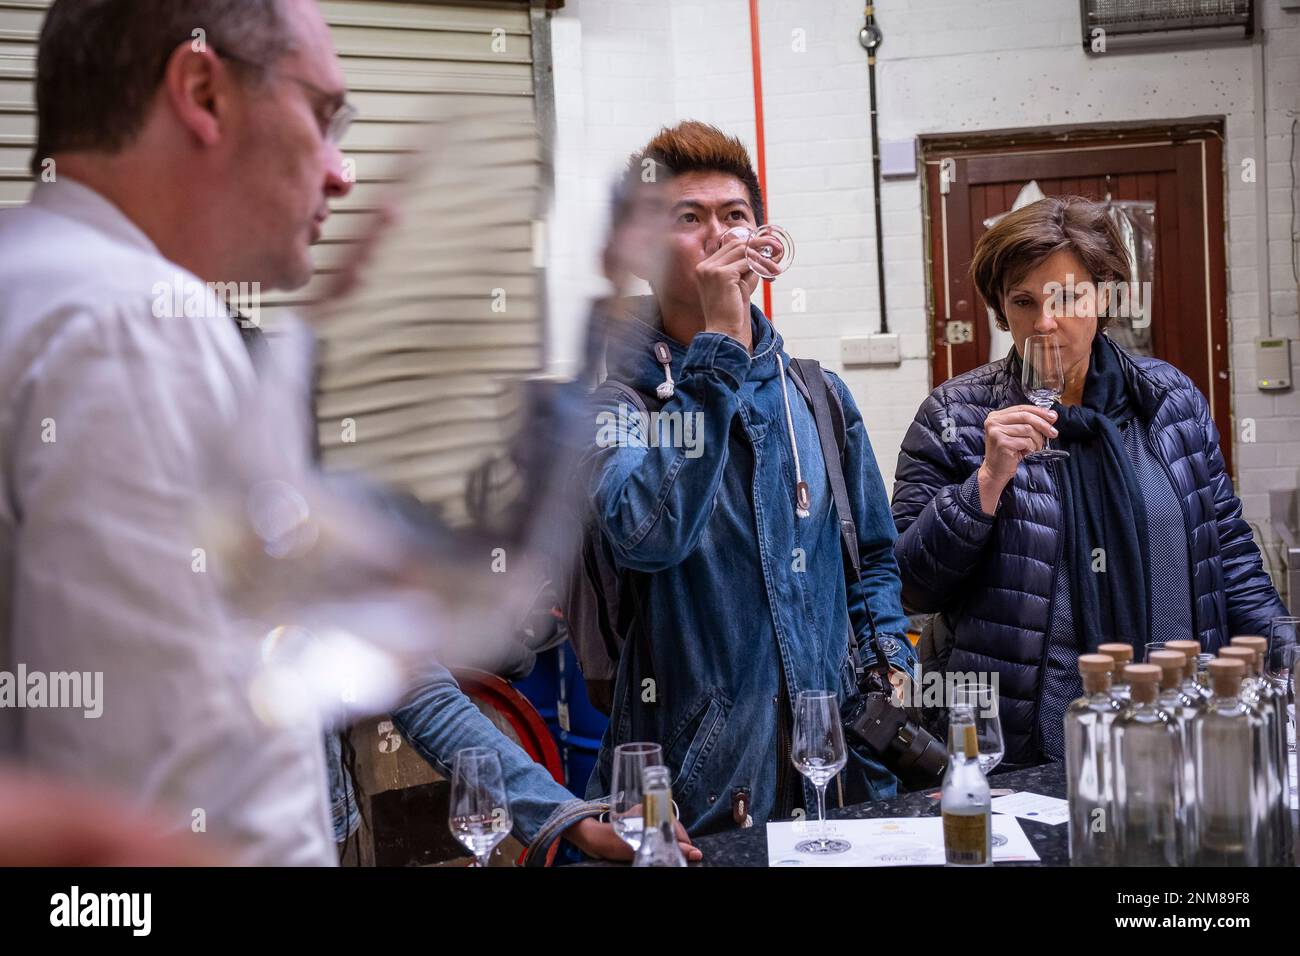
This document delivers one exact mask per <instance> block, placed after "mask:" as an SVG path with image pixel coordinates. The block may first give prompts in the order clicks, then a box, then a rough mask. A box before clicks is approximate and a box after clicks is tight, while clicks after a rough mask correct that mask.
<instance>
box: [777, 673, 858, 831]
mask: <svg viewBox="0 0 1300 956" xmlns="http://www.w3.org/2000/svg"><path fill="white" fill-rule="evenodd" d="M848 756H849V755H848V750H847V749H846V748H845V746H844V728H843V727H842V726H841V725H840V707H839V701H838V699H837V698H836V696H835V694H834V693H833V692H832V691H829V690H801V691H799V694H798V696H797V697H796V698H795V704H794V746H793V747H792V748H791V750H790V759H791V760H792V761H794V765H795V769H797V770H798V771H799V772H800V773H801V774H803V775H804V776H805V777H807V778H808V781H809V782H810V783H811V784H812V785H813V786H814V787H816V788H817V832H818V836H817V839H815V840H803V841H801V842H799V843H797V844H796V845H795V849H796V850H798V851H799V852H800V853H843V852H844V851H845V850H847V849H849V843H848V841H847V840H828V839H827V838H826V784H828V783H830V781H831V778H832V777H834V776H835V775H836V774H837V773H839V772H840V771H841V770H842V769H843V768H844V764H845V763H846V762H847V761H848Z"/></svg>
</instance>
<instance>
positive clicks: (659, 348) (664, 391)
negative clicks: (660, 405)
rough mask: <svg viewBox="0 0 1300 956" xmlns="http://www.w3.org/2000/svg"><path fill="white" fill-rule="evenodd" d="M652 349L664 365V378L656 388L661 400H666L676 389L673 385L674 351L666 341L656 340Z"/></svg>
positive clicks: (656, 357)
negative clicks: (670, 349)
mask: <svg viewBox="0 0 1300 956" xmlns="http://www.w3.org/2000/svg"><path fill="white" fill-rule="evenodd" d="M651 351H652V352H654V356H655V361H656V362H658V363H659V364H660V365H662V366H663V367H664V380H663V381H662V382H660V383H659V385H658V387H657V388H655V394H656V395H658V396H659V400H660V401H663V402H666V401H668V399H670V398H672V397H673V392H674V391H676V386H675V385H673V353H672V352H671V351H669V349H668V345H667V344H666V343H664V342H656V343H655V344H654V347H653V348H652V349H651Z"/></svg>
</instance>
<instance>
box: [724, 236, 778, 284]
mask: <svg viewBox="0 0 1300 956" xmlns="http://www.w3.org/2000/svg"><path fill="white" fill-rule="evenodd" d="M733 238H734V239H740V240H742V241H743V242H744V243H745V257H746V258H747V259H748V260H749V267H750V268H751V269H752V270H754V272H755V273H757V274H758V275H759V276H760V277H761V278H763V279H767V280H769V281H770V280H772V279H775V278H776V277H777V276H779V275H781V274H782V273H784V272H785V270H786V269H789V268H790V264H791V263H792V262H794V240H793V239H791V238H790V233H788V232H786V231H785V230H784V229H782V228H781V227H780V226H759V227H758V228H757V229H751V228H750V227H749V226H736V227H735V228H733V229H728V230H727V231H726V233H724V234H723V237H722V241H723V242H727V241H729V240H731V239H733Z"/></svg>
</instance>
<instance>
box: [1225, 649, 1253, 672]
mask: <svg viewBox="0 0 1300 956" xmlns="http://www.w3.org/2000/svg"><path fill="white" fill-rule="evenodd" d="M1219 657H1220V658H1226V659H1228V660H1233V661H1241V666H1242V675H1243V676H1247V677H1248V676H1250V675H1251V674H1254V673H1255V652H1254V650H1252V649H1251V648H1249V647H1241V646H1240V645H1234V646H1232V647H1221V648H1219Z"/></svg>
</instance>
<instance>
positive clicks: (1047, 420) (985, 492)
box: [977, 405, 1056, 515]
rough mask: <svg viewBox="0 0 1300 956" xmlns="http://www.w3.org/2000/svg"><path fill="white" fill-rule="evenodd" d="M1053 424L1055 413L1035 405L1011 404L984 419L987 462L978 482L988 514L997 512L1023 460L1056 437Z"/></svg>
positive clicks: (981, 468) (983, 505)
mask: <svg viewBox="0 0 1300 956" xmlns="http://www.w3.org/2000/svg"><path fill="white" fill-rule="evenodd" d="M1054 421H1056V412H1054V411H1052V410H1051V409H1050V408H1039V407H1038V406H1036V405H1012V406H1011V407H1010V408H1000V409H998V410H997V411H993V412H989V415H988V417H987V418H986V419H984V463H983V464H982V465H980V470H979V477H978V479H977V480H978V482H979V486H980V507H981V508H982V509H983V510H984V513H985V514H986V515H991V514H993V513H994V512H996V511H997V508H998V499H1000V498H1001V497H1002V492H1003V490H1004V489H1005V488H1006V487H1007V485H1008V483H1010V481H1011V479H1012V478H1014V477H1015V476H1016V469H1017V468H1019V467H1020V462H1021V461H1023V460H1024V457H1025V456H1026V455H1028V454H1029V453H1030V452H1034V451H1038V449H1040V448H1042V447H1043V443H1044V442H1046V441H1047V439H1048V437H1049V436H1050V437H1052V438H1055V437H1056V429H1055V428H1054V427H1053V426H1052V422H1054Z"/></svg>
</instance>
